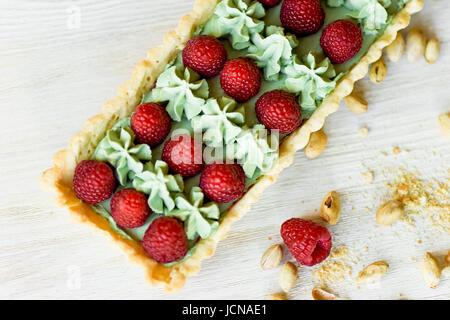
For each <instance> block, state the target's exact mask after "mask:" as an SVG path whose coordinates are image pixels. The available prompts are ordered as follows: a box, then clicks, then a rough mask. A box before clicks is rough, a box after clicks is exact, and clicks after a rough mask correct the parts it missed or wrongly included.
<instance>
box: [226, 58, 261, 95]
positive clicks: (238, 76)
mask: <svg viewBox="0 0 450 320" xmlns="http://www.w3.org/2000/svg"><path fill="white" fill-rule="evenodd" d="M220 85H221V86H222V89H223V91H225V93H226V94H228V95H229V96H230V97H232V98H234V99H235V100H236V101H237V102H246V101H248V100H250V99H251V98H253V97H254V96H256V95H257V94H258V92H259V89H260V88H261V75H260V74H259V70H258V67H257V66H256V65H255V64H254V63H253V61H252V60H251V59H249V58H236V59H232V60H229V61H228V62H227V63H226V64H225V67H223V70H222V72H221V73H220Z"/></svg>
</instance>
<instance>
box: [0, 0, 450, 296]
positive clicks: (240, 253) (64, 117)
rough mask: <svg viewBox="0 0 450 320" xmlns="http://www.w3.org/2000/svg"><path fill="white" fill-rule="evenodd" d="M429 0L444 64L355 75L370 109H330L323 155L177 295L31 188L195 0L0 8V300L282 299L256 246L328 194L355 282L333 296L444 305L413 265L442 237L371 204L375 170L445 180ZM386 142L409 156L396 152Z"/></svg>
mask: <svg viewBox="0 0 450 320" xmlns="http://www.w3.org/2000/svg"><path fill="white" fill-rule="evenodd" d="M425 2H426V4H425V5H426V8H425V9H424V11H423V12H422V13H420V14H419V15H418V16H416V17H415V18H414V21H413V25H416V26H420V27H421V28H423V29H424V30H425V31H426V34H427V36H429V37H431V36H436V37H437V38H438V39H440V40H441V42H442V50H441V57H440V59H439V60H438V61H437V62H436V63H435V64H434V65H429V64H427V63H426V62H425V61H424V60H421V61H419V62H417V63H414V64H409V63H407V62H406V59H403V60H402V61H401V62H399V63H397V64H392V63H388V68H389V70H388V76H387V78H386V79H385V81H383V82H382V83H381V84H378V85H374V84H372V83H371V82H370V81H369V80H367V79H364V80H362V81H361V82H360V83H359V85H358V91H360V92H362V93H363V94H364V96H365V97H366V99H367V100H368V102H369V111H368V112H367V113H365V114H362V115H355V114H353V113H351V112H350V111H349V110H348V109H347V108H346V107H345V106H342V108H341V109H340V110H339V112H338V113H336V114H333V115H332V116H331V117H330V118H329V119H328V121H327V123H326V127H325V131H326V133H327V135H328V141H329V145H328V147H327V149H326V150H325V152H324V153H323V154H322V155H321V156H320V157H319V158H317V159H314V160H308V159H306V157H305V156H304V154H303V153H301V152H299V153H298V154H297V156H296V160H295V164H294V165H292V166H291V167H289V168H288V169H286V170H285V171H284V172H283V173H282V175H281V177H280V179H279V181H278V182H277V183H276V184H275V185H274V186H272V187H271V188H270V189H269V190H268V191H267V192H266V193H265V195H264V197H263V199H261V200H260V201H259V202H258V203H257V204H256V205H255V206H254V207H253V209H252V211H251V212H250V213H249V214H248V215H247V216H246V217H245V218H244V219H243V220H241V221H240V222H239V223H237V224H236V225H235V226H234V229H233V230H232V232H231V233H230V235H229V237H228V238H227V239H226V240H224V241H223V242H221V244H220V245H219V248H218V250H217V252H216V254H215V255H214V257H213V258H211V259H209V260H207V261H206V262H205V263H204V265H203V268H202V270H201V272H200V273H199V274H198V275H197V276H194V277H192V278H191V279H189V280H188V282H187V284H186V288H185V289H184V290H182V291H181V292H179V293H176V294H174V295H167V294H166V293H164V292H163V291H162V290H161V289H158V288H152V287H149V286H148V285H147V283H146V282H145V281H144V277H143V274H142V271H141V270H140V268H139V267H136V266H132V265H129V264H128V262H127V261H126V260H125V258H124V256H123V254H122V253H121V252H120V251H119V250H118V249H117V248H115V247H113V246H111V245H110V244H109V243H108V241H105V239H104V238H103V237H102V236H101V235H98V234H96V233H94V232H92V230H90V229H87V228H85V227H84V226H80V225H76V224H72V223H71V221H70V219H69V217H68V214H67V212H66V211H65V210H61V209H57V208H55V207H54V206H53V203H52V199H51V196H50V195H49V194H46V193H44V192H43V191H41V190H40V188H39V175H40V173H41V171H43V170H44V169H46V168H48V167H49V166H50V165H51V162H50V161H51V157H52V156H53V154H54V153H55V152H56V151H58V150H60V149H62V148H64V147H65V146H66V145H67V143H68V141H69V138H70V137H71V136H72V135H73V134H74V133H76V132H77V131H78V130H79V129H80V128H81V127H82V125H83V123H84V121H85V120H86V119H87V118H88V117H90V116H92V115H94V114H96V113H98V112H99V110H100V108H101V105H102V104H103V102H104V101H106V100H107V99H109V98H111V97H113V96H114V95H115V92H116V90H117V88H118V87H119V85H120V84H121V83H122V82H124V81H125V80H127V79H128V78H129V76H130V75H131V71H132V68H133V67H134V65H135V64H136V63H137V62H138V61H140V60H141V59H142V58H144V57H145V53H146V51H147V50H148V49H149V48H151V47H153V46H156V45H159V44H160V43H161V41H162V38H163V36H164V34H165V33H166V32H168V31H170V30H172V29H173V28H174V27H175V26H176V24H177V22H178V20H179V19H180V18H181V16H182V15H184V14H186V13H187V12H189V11H190V9H191V7H192V3H193V0H152V1H148V0H135V1H133V2H131V1H125V0H110V1H87V0H78V1H50V0H47V1H39V2H37V1H31V0H23V1H2V2H0V43H1V44H2V50H1V51H0V68H1V70H2V76H1V77H0V106H1V107H0V108H1V109H0V112H1V119H2V120H3V121H2V122H3V123H4V125H3V126H2V127H1V128H0V131H1V133H0V168H2V174H1V177H0V225H1V227H0V228H1V232H0V297H1V298H9V299H18V298H25V299H36V298H44V299H51V298H53V299H64V298H74V299H94V298H103V299H124V298H127V299H129V298H138V299H192V298H194V299H197V298H198V299H201V298H217V299H220V298H222V299H233V298H237V299H263V298H264V297H265V296H266V295H268V294H270V293H274V292H278V291H279V290H280V289H279V286H278V283H277V273H278V271H279V270H278V269H276V270H269V271H263V270H262V269H261V268H260V266H259V260H260V257H261V255H262V253H263V252H264V251H265V249H266V248H268V247H269V246H270V245H272V244H275V243H279V242H280V237H279V227H280V225H281V223H282V222H283V221H284V220H286V219H288V218H291V217H294V216H306V217H314V218H316V217H317V213H315V209H318V206H319V205H320V202H321V199H322V197H323V195H325V194H326V193H327V192H328V191H330V190H333V189H334V190H337V191H338V192H339V193H340V194H342V198H343V199H342V205H343V211H342V218H341V221H340V222H339V223H338V224H337V225H335V226H332V227H331V228H330V231H331V232H332V234H333V239H334V243H335V246H339V245H342V244H345V245H346V246H347V247H349V248H350V249H351V250H352V252H354V254H353V256H354V257H355V258H356V257H357V258H358V261H357V262H356V263H355V264H354V265H353V275H352V276H351V277H349V278H348V279H347V281H344V282H342V283H336V284H331V285H329V287H330V289H332V290H333V291H334V292H336V293H337V294H339V295H340V296H342V297H349V298H352V299H358V298H363V299H397V298H399V294H401V295H402V297H405V298H409V299H449V298H450V282H449V281H450V280H446V281H442V283H441V284H440V285H439V286H438V288H436V289H429V288H427V287H426V285H425V283H424V282H423V280H422V279H421V276H420V273H419V270H418V266H417V263H415V262H412V261H411V258H420V257H421V256H422V255H423V253H424V252H425V251H432V252H435V253H437V254H443V253H445V252H446V250H448V249H450V237H449V235H448V234H445V233H442V232H440V231H439V230H438V229H435V228H430V227H425V226H422V225H418V226H417V227H416V228H411V227H409V226H408V225H407V224H405V223H398V224H395V225H394V226H392V227H388V228H380V227H376V225H375V211H376V208H377V207H378V206H379V205H380V203H381V201H382V200H383V199H386V197H387V191H386V189H385V187H384V185H385V183H386V182H387V180H389V178H388V177H384V176H383V175H382V174H381V172H382V169H383V168H400V167H402V168H407V169H408V170H411V171H418V172H419V173H420V175H421V176H422V177H426V178H431V177H435V178H437V179H440V180H441V181H445V179H446V178H448V169H449V160H450V159H449V158H450V157H449V156H450V145H449V140H448V139H446V138H445V137H444V136H442V135H441V134H440V132H439V129H438V126H437V116H438V115H439V114H440V113H442V112H444V111H448V110H449V109H450V93H449V89H448V87H449V85H450V53H449V49H448V44H449V40H450V36H449V35H448V32H447V30H448V29H449V28H450V21H449V20H448V17H449V16H450V3H448V1H443V0H440V1H431V0H426V1H425ZM76 12H80V24H79V26H77V24H76V19H75V20H74V14H76ZM74 23H75V24H74ZM361 126H367V127H368V128H369V129H370V131H369V135H368V136H367V137H366V138H365V139H361V138H360V137H359V136H358V129H359V128H360V127H361ZM395 146H399V147H400V149H401V150H404V149H409V150H410V152H409V153H405V152H401V153H400V154H398V155H393V153H392V148H393V147H395ZM382 151H383V152H387V153H388V156H382V155H381V154H380V152H382ZM369 169H370V170H373V171H374V172H375V180H374V183H373V184H371V185H367V184H365V182H364V179H363V177H362V176H361V173H362V172H365V171H367V170H369ZM423 214H426V213H425V212H424V213H423ZM269 237H270V238H271V240H268V238H269ZM419 240H420V241H421V243H418V241H419ZM287 258H288V257H287V255H286V257H285V259H287ZM376 260H386V261H387V262H388V263H389V264H390V266H391V268H390V271H389V273H388V274H387V276H386V277H385V278H383V280H382V281H381V282H380V283H379V284H378V285H375V286H370V287H362V288H361V289H360V290H358V288H357V286H356V285H355V284H353V282H352V281H351V279H352V278H354V277H355V276H356V274H357V273H358V272H359V271H360V270H361V269H362V267H363V266H364V265H366V264H369V263H371V262H373V261H376ZM310 271H311V269H310V268H306V267H301V268H300V274H299V275H300V280H299V282H298V284H297V285H296V287H295V288H294V289H293V290H292V292H291V293H290V295H289V297H290V298H291V299H311V289H312V287H313V282H312V279H311V274H310Z"/></svg>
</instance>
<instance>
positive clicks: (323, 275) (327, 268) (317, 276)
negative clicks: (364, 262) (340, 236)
mask: <svg viewBox="0 0 450 320" xmlns="http://www.w3.org/2000/svg"><path fill="white" fill-rule="evenodd" d="M356 259H357V258H356ZM351 264H354V262H352V261H351V256H350V253H349V250H348V248H347V247H346V246H340V247H337V248H334V249H333V250H332V251H331V253H330V256H329V257H328V258H327V259H326V260H325V261H324V262H322V263H321V264H320V265H319V267H317V268H316V269H314V270H312V271H311V275H312V277H313V279H314V281H315V282H318V283H320V284H321V285H322V286H323V285H324V284H333V283H337V282H343V281H345V280H346V279H347V278H348V277H349V276H351V274H352V267H351Z"/></svg>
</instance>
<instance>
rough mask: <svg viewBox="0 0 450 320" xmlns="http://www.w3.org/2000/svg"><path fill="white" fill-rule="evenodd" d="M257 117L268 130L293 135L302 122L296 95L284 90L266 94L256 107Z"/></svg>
mask: <svg viewBox="0 0 450 320" xmlns="http://www.w3.org/2000/svg"><path fill="white" fill-rule="evenodd" d="M255 111H256V117H257V118H258V120H259V122H261V123H262V124H263V125H264V126H265V127H266V128H267V129H271V130H279V132H280V133H291V132H292V131H294V130H295V129H297V128H298V126H299V125H300V123H301V121H302V112H301V110H300V106H299V105H298V102H297V100H296V99H295V97H294V95H292V94H290V93H289V92H286V91H283V90H273V91H269V92H266V93H264V94H263V95H262V96H261V97H260V98H259V99H258V101H256V106H255Z"/></svg>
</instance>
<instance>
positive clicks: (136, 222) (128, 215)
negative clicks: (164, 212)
mask: <svg viewBox="0 0 450 320" xmlns="http://www.w3.org/2000/svg"><path fill="white" fill-rule="evenodd" d="M151 213H152V210H151V209H150V207H149V206H148V203H147V197H146V196H145V194H143V193H142V192H139V191H137V190H134V189H123V190H120V191H118V192H116V193H115V194H114V195H113V197H112V199H111V215H112V217H113V219H114V221H115V222H116V223H117V224H118V225H119V226H120V227H124V228H137V227H140V226H142V225H143V224H144V223H145V221H147V218H148V217H149V216H150V214H151Z"/></svg>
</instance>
